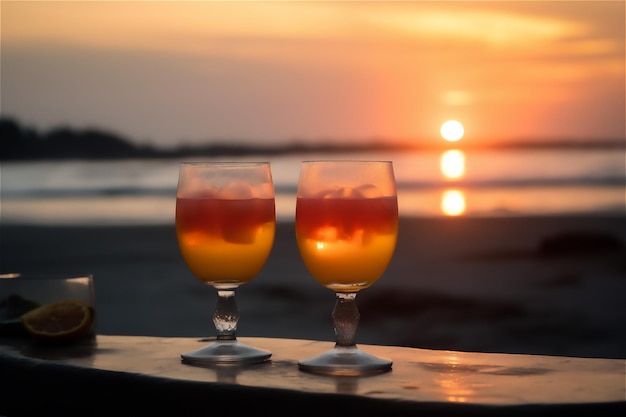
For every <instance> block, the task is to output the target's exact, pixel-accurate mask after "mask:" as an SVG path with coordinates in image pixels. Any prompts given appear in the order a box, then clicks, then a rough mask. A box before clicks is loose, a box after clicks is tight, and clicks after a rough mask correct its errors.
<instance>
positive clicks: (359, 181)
mask: <svg viewBox="0 0 626 417" xmlns="http://www.w3.org/2000/svg"><path fill="white" fill-rule="evenodd" d="M297 192H298V195H297V201H296V239H297V242H298V249H299V250H300V255H301V257H302V260H303V261H304V264H305V266H306V267H307V269H308V270H309V272H310V273H311V275H313V277H314V278H315V279H316V280H317V281H318V282H319V283H320V284H321V285H323V286H325V287H326V288H329V289H331V290H333V291H334V292H335V294H336V297H337V299H336V304H335V308H334V310H333V313H332V318H333V322H334V327H335V336H336V343H335V346H334V348H332V349H331V350H329V351H327V352H325V353H322V354H321V355H319V356H316V357H313V358H310V359H306V360H302V361H300V362H299V366H300V369H302V370H304V371H308V372H313V373H320V374H330V375H366V374H373V373H379V372H385V371H388V370H390V369H391V366H392V362H391V360H388V359H384V358H378V357H375V356H372V355H370V354H368V353H366V352H363V351H362V350H360V349H359V348H358V347H357V346H356V344H355V342H354V339H355V335H356V330H357V326H358V322H359V311H358V309H357V306H356V294H357V292H358V291H360V290H362V289H364V288H367V287H369V286H371V285H372V284H374V282H376V280H378V278H379V277H380V276H381V275H382V274H383V272H384V271H385V269H386V268H387V265H388V264H389V262H390V260H391V258H392V256H393V253H394V251H395V246H396V240H397V235H398V201H397V193H396V184H395V177H394V173H393V166H392V163H391V161H305V162H303V163H302V165H301V168H300V178H299V181H298V191H297Z"/></svg>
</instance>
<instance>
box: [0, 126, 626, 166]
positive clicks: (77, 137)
mask: <svg viewBox="0 0 626 417" xmlns="http://www.w3.org/2000/svg"><path fill="white" fill-rule="evenodd" d="M207 142H208V143H206V144H201V145H194V146H191V145H180V146H178V147H174V148H156V147H153V146H149V145H137V144H135V143H133V142H132V141H130V140H128V139H127V138H124V137H122V136H120V135H117V134H114V133H111V132H107V131H104V130H100V129H93V128H92V129H82V130H79V129H72V128H69V127H58V128H54V129H51V130H49V131H47V132H43V133H41V132H38V131H36V130H35V129H32V128H27V127H24V126H22V125H21V124H20V123H19V122H18V121H17V120H15V119H13V118H8V117H0V161H25V160H51V159H125V158H126V159H130V158H135V159H137V158H181V157H189V156H197V155H203V156H210V157H215V156H235V157H236V156H245V155H279V154H295V153H300V154H304V153H309V152H316V153H335V152H350V151H381V150H402V149H408V150H417V149H426V148H428V149H439V148H441V149H445V148H446V147H447V146H448V145H447V144H439V145H428V146H424V145H422V146H420V145H416V144H390V143H383V142H380V141H373V142H365V143H359V144H354V143H345V142H344V143H341V142H336V143H332V142H320V143H318V144H310V143H298V142H296V141H294V142H292V143H287V144H277V145H270V144H265V145H242V144H239V143H225V142H213V141H207ZM483 146H484V147H490V148H496V147H497V148H534V149H536V148H558V149H563V148H581V147H582V148H616V149H619V150H624V142H623V140H599V139H596V140H588V141H566V140H560V141H520V142H511V143H503V144H499V145H497V146H496V145H488V146H487V145H470V144H463V146H462V147H463V148H464V149H469V148H480V147H483Z"/></svg>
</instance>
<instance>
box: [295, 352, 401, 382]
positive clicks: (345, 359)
mask: <svg viewBox="0 0 626 417" xmlns="http://www.w3.org/2000/svg"><path fill="white" fill-rule="evenodd" d="M392 364H393V362H392V361H390V360H388V359H384V358H378V357H376V356H373V355H370V354H369V353H365V352H363V351H362V350H359V348H357V347H356V346H350V347H342V346H335V347H334V348H333V349H331V350H329V351H328V352H325V353H322V354H321V355H319V356H315V357H313V358H310V359H306V360H303V361H300V362H298V366H299V367H300V370H302V371H306V372H311V373H315V374H324V375H345V376H358V375H371V374H378V373H382V372H387V371H389V370H391V365H392Z"/></svg>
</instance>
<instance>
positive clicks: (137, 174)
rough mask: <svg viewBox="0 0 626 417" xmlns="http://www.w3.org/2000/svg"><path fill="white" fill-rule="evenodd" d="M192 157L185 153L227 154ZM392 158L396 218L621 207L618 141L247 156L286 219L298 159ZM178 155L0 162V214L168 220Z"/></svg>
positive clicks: (66, 219)
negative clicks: (614, 144)
mask: <svg viewBox="0 0 626 417" xmlns="http://www.w3.org/2000/svg"><path fill="white" fill-rule="evenodd" d="M234 159H235V158H232V157H231V158H228V157H221V158H213V157H208V156H204V155H198V156H194V157H190V158H186V159H185V160H234ZM314 159H365V160H391V161H392V162H393V164H394V172H395V176H396V183H397V187H398V203H399V210H400V216H535V215H564V214H620V213H621V214H623V213H624V207H625V194H624V193H625V189H624V178H625V168H624V166H625V155H624V151H623V150H620V149H549V150H548V149H525V150H519V149H518V150H471V151H460V150H449V151H428V152H416V151H413V152H407V151H394V152H376V153H374V152H360V153H337V154H330V155H329V154H302V155H299V154H292V155H283V156H272V157H266V156H258V157H254V156H249V157H245V158H240V157H238V158H236V160H267V161H270V162H271V166H272V176H273V179H274V186H275V191H276V210H277V217H278V219H279V220H284V221H289V220H291V219H293V217H294V212H295V195H296V194H295V193H296V186H297V180H298V175H299V168H300V162H301V161H302V160H314ZM179 162H180V160H176V159H148V160H115V161H81V160H76V161H38V162H4V163H2V166H1V170H0V184H1V187H0V198H1V203H2V204H1V206H0V210H1V211H0V215H1V220H2V222H3V223H5V224H7V223H18V224H48V225H55V224H57V225H67V224H87V225H98V224H103V225H104V224H173V221H174V207H175V194H176V184H177V181H178V165H179Z"/></svg>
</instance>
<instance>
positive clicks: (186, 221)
mask: <svg viewBox="0 0 626 417" xmlns="http://www.w3.org/2000/svg"><path fill="white" fill-rule="evenodd" d="M275 229H276V217H275V204H274V198H239V199H229V198H220V197H219V195H215V194H212V193H208V194H206V195H196V196H193V197H177V199H176V236H177V238H178V245H179V247H180V251H181V253H182V256H183V259H184V260H185V262H186V264H187V266H188V267H189V269H190V270H191V272H193V274H194V275H195V276H196V278H198V279H199V280H200V281H203V282H206V283H207V284H211V285H214V286H220V285H230V284H234V285H241V284H244V283H246V282H248V281H250V280H252V278H254V277H255V276H256V275H257V274H258V273H259V272H260V271H261V268H262V267H263V265H264V264H265V262H266V260H267V258H268V256H269V254H270V251H271V249H272V244H273V242H274V233H275Z"/></svg>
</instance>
